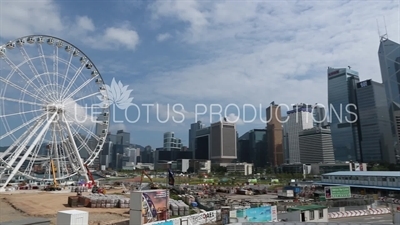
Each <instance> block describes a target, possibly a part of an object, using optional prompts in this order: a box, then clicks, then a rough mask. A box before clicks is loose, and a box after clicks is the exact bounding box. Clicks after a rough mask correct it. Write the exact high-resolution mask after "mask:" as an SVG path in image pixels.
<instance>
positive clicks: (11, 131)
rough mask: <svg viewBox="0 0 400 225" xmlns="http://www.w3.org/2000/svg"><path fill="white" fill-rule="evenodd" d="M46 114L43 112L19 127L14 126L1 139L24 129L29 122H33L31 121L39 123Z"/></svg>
mask: <svg viewBox="0 0 400 225" xmlns="http://www.w3.org/2000/svg"><path fill="white" fill-rule="evenodd" d="M45 115H46V113H43V114H42V115H40V116H37V117H35V118H33V119H31V120H29V121H27V122H25V123H23V124H22V125H19V126H18V127H16V128H14V129H13V130H10V131H9V132H7V133H5V134H3V135H2V136H0V140H2V139H3V138H6V137H10V136H11V135H13V134H14V133H15V132H17V131H19V130H20V129H22V128H24V127H27V126H28V125H29V124H31V123H33V122H35V121H36V122H37V123H38V122H39V120H40V118H42V117H44V116H45ZM35 126H36V125H35Z"/></svg>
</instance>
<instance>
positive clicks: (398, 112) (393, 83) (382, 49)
mask: <svg viewBox="0 0 400 225" xmlns="http://www.w3.org/2000/svg"><path fill="white" fill-rule="evenodd" d="M378 56H379V64H380V67H381V75H382V82H383V84H384V85H385V90H386V96H387V103H388V106H389V113H390V124H391V132H392V135H393V137H394V140H395V141H394V143H393V151H395V152H396V156H397V159H398V160H399V157H400V44H398V43H396V42H394V41H392V40H390V39H388V36H387V34H385V35H382V36H381V41H380V45H379V50H378Z"/></svg>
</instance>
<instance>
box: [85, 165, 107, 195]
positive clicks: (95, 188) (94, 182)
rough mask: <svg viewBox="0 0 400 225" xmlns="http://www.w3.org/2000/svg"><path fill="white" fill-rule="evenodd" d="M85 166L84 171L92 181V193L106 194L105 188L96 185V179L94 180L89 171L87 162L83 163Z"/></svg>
mask: <svg viewBox="0 0 400 225" xmlns="http://www.w3.org/2000/svg"><path fill="white" fill-rule="evenodd" d="M85 168H86V171H87V175H88V177H89V179H90V181H92V184H93V187H92V193H99V194H106V190H105V189H103V188H100V187H99V186H97V184H96V181H95V180H94V178H93V175H92V173H91V172H90V170H89V167H88V165H87V164H85Z"/></svg>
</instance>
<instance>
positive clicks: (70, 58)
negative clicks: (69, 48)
mask: <svg viewBox="0 0 400 225" xmlns="http://www.w3.org/2000/svg"><path fill="white" fill-rule="evenodd" d="M73 55H74V54H70V56H69V60H68V63H66V65H67V68H66V69H65V73H64V79H63V84H62V86H61V90H58V91H59V92H60V93H61V94H62V93H63V92H64V87H65V81H66V80H67V77H68V73H69V69H70V68H71V67H72V68H73V69H74V68H75V67H74V66H73V65H72V64H71V62H72V58H73ZM61 96H62V95H60V96H59V98H60V100H61Z"/></svg>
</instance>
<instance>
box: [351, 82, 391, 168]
mask: <svg viewBox="0 0 400 225" xmlns="http://www.w3.org/2000/svg"><path fill="white" fill-rule="evenodd" d="M357 104H358V112H359V114H358V115H359V120H360V129H361V149H362V159H363V162H366V163H368V162H386V163H395V162H396V160H395V157H394V148H393V136H392V133H391V130H390V119H389V109H388V105H387V101H386V93H385V87H384V86H383V84H381V83H378V82H375V81H372V80H365V81H362V82H360V83H358V84H357Z"/></svg>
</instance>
